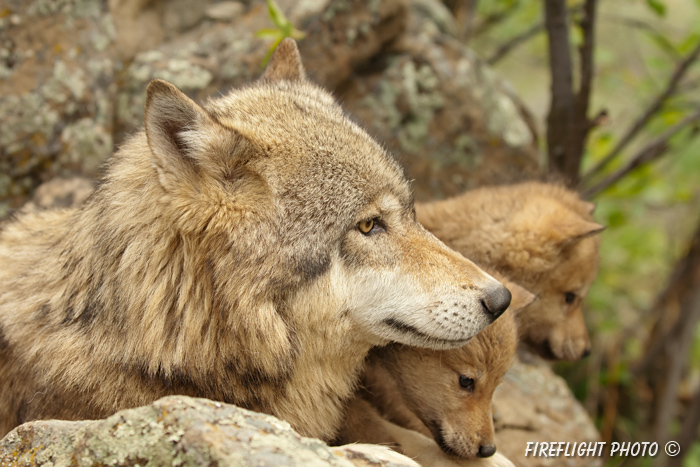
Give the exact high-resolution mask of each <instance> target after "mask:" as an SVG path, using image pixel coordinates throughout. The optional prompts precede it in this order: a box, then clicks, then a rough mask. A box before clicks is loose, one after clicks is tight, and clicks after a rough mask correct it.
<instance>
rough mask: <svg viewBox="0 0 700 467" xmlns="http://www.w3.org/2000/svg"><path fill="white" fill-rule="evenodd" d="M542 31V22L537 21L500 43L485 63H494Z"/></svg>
mask: <svg viewBox="0 0 700 467" xmlns="http://www.w3.org/2000/svg"><path fill="white" fill-rule="evenodd" d="M542 31H544V23H543V22H542V23H537V24H535V25H534V26H532V27H531V28H530V29H528V30H526V31H525V32H523V33H521V34H518V35H517V36H515V37H513V38H512V39H510V40H508V41H507V42H506V43H505V44H503V45H501V46H500V47H499V48H498V49H496V51H495V52H494V53H493V54H492V55H491V56H490V57H489V58H487V59H486V63H488V64H489V65H495V64H496V63H498V62H499V61H500V60H502V59H503V57H505V56H506V55H508V54H509V53H510V52H512V51H513V49H515V48H516V47H518V46H519V45H522V44H524V43H525V42H527V41H529V40H530V39H532V38H533V37H535V36H536V35H537V34H539V33H540V32H542Z"/></svg>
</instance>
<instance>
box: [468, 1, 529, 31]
mask: <svg viewBox="0 0 700 467" xmlns="http://www.w3.org/2000/svg"><path fill="white" fill-rule="evenodd" d="M518 7H520V3H517V4H516V5H514V6H512V7H509V8H504V9H502V10H500V11H497V12H495V13H491V14H490V15H488V16H486V17H485V18H484V19H483V21H481V23H479V24H478V25H477V26H476V27H474V29H473V34H472V37H478V36H480V35H482V34H485V33H486V32H488V30H489V29H491V28H493V27H494V26H497V25H498V24H500V23H502V22H503V21H505V20H506V19H508V18H509V17H510V15H512V14H513V13H515V11H517V9H518Z"/></svg>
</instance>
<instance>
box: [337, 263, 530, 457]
mask: <svg viewBox="0 0 700 467" xmlns="http://www.w3.org/2000/svg"><path fill="white" fill-rule="evenodd" d="M494 277H497V278H499V277H498V276H494ZM499 280H501V282H503V283H504V284H505V285H506V286H507V287H508V288H509V289H510V291H511V293H512V301H511V305H510V307H509V308H508V311H507V312H506V313H504V314H503V315H502V316H501V317H500V318H499V319H498V320H497V321H496V322H494V323H493V324H492V325H490V326H489V327H487V328H486V329H485V330H483V331H481V333H479V334H478V335H477V336H476V337H474V338H473V339H472V340H471V341H469V343H468V344H467V345H465V346H464V347H461V348H457V349H450V350H442V351H437V350H430V349H420V348H415V347H408V346H402V345H397V344H393V345H389V346H386V347H383V348H377V349H373V350H372V351H371V352H370V355H369V357H368V359H367V362H366V368H365V371H364V373H363V376H362V383H363V387H362V389H361V390H360V392H359V393H358V396H357V397H356V398H355V399H354V400H353V401H352V402H351V404H350V406H349V408H348V414H347V417H346V426H345V428H344V429H343V430H341V439H340V440H339V442H340V443H341V444H345V443H348V442H364V443H376V444H378V443H383V444H389V445H392V444H393V445H396V444H398V446H397V447H396V449H397V450H398V451H399V452H402V453H404V454H406V455H409V456H411V457H413V456H416V457H415V458H416V460H418V461H419V462H420V463H422V464H424V465H431V464H432V463H438V464H440V463H442V462H447V461H448V460H449V461H450V462H453V463H454V462H459V459H472V460H473V459H475V458H477V457H481V458H485V457H490V456H493V455H494V453H495V452H496V446H495V441H494V440H495V433H494V427H493V416H492V409H491V400H492V397H493V393H494V391H495V389H496V387H497V386H498V384H499V383H500V382H501V380H502V379H503V377H504V376H505V374H506V372H507V371H508V369H509V368H510V366H511V364H512V362H513V359H514V357H515V350H516V346H517V328H516V324H515V319H514V317H513V314H514V312H515V311H518V310H520V309H522V308H525V307H526V306H528V305H530V304H531V303H532V302H533V301H534V300H535V296H534V295H533V294H531V293H530V292H528V291H527V290H525V289H524V288H522V287H520V286H518V285H517V284H514V283H512V282H508V281H505V280H503V279H502V278H499ZM379 417H381V418H383V419H385V420H386V421H389V422H391V423H395V424H397V425H399V426H401V427H403V428H406V429H409V430H414V431H417V432H419V433H421V434H422V435H425V436H428V437H430V438H432V439H434V440H435V442H437V445H438V446H439V447H440V448H441V449H442V451H443V454H442V455H439V454H437V455H436V454H435V450H434V449H433V450H430V449H427V450H426V452H417V450H416V449H415V447H414V446H412V445H413V444H417V443H420V444H421V445H425V444H426V443H425V441H423V442H420V440H416V439H414V438H415V437H414V438H411V437H409V435H408V434H407V433H406V432H401V431H399V432H397V430H396V429H395V428H393V427H391V426H390V425H388V424H387V423H384V422H380V421H379V420H378V418H379ZM428 454H429V457H427V455H428ZM494 461H495V462H494V463H495V464H498V461H497V460H496V459H494ZM461 465H478V464H475V463H470V462H463V463H462V464H461Z"/></svg>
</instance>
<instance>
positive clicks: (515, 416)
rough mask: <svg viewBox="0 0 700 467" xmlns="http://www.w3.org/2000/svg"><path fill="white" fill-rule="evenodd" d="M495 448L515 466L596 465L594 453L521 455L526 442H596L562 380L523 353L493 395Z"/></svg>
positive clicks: (583, 412)
mask: <svg viewBox="0 0 700 467" xmlns="http://www.w3.org/2000/svg"><path fill="white" fill-rule="evenodd" d="M493 411H494V425H495V428H496V445H497V446H498V452H500V453H502V454H504V455H505V456H506V457H507V458H508V459H510V460H511V461H512V462H513V463H514V464H515V465H517V466H519V467H554V466H557V467H600V466H602V465H603V463H602V460H601V459H600V458H598V457H565V456H559V457H551V458H547V457H535V456H532V455H530V456H527V457H525V450H526V448H527V443H528V442H547V443H552V442H572V443H573V442H579V443H580V442H587V443H590V442H597V441H600V434H599V433H598V430H596V427H595V425H594V424H593V422H592V421H591V419H590V417H589V416H588V414H587V413H586V410H585V409H584V408H583V406H582V405H581V404H580V403H579V402H578V401H577V400H576V398H575V397H574V395H573V394H572V393H571V390H570V389H569V387H568V386H567V385H566V381H564V379H563V378H561V377H560V376H557V375H556V374H554V372H553V371H552V369H551V368H550V366H549V364H547V363H546V362H544V361H543V360H541V359H540V358H539V357H536V356H534V355H532V354H528V353H523V354H521V357H520V358H518V359H517V360H516V362H515V364H514V365H513V367H512V368H511V369H510V371H509V372H508V373H507V374H506V377H505V378H504V380H503V383H501V385H500V386H499V387H498V388H497V389H496V393H495V394H494V398H493Z"/></svg>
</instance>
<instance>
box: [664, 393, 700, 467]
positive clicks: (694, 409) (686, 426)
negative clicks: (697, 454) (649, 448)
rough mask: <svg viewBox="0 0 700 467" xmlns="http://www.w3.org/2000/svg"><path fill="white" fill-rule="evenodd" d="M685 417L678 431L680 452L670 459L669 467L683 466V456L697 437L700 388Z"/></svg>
mask: <svg viewBox="0 0 700 467" xmlns="http://www.w3.org/2000/svg"><path fill="white" fill-rule="evenodd" d="M685 414H686V415H685V419H684V420H683V425H682V426H681V431H680V432H679V433H678V444H680V445H681V449H680V454H679V455H678V456H676V457H673V458H671V459H669V462H668V466H667V467H681V466H682V465H683V458H684V457H685V455H686V454H687V453H688V451H689V450H690V446H691V445H692V444H693V442H694V441H695V440H696V439H697V436H698V427H700V389H698V390H697V391H696V392H695V395H694V396H693V400H692V401H691V402H690V407H688V410H686V411H685Z"/></svg>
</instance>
